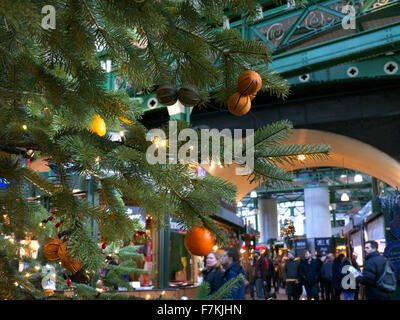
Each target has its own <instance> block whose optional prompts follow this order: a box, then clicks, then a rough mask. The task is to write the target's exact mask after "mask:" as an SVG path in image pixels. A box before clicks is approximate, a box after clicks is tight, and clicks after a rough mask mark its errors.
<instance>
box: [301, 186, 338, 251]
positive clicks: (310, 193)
mask: <svg viewBox="0 0 400 320" xmlns="http://www.w3.org/2000/svg"><path fill="white" fill-rule="evenodd" d="M304 209H305V213H306V235H307V239H308V246H309V249H310V251H311V253H312V254H314V252H315V244H314V238H326V237H332V227H331V215H330V212H329V189H328V188H309V189H304Z"/></svg>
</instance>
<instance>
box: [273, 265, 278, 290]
mask: <svg viewBox="0 0 400 320" xmlns="http://www.w3.org/2000/svg"><path fill="white" fill-rule="evenodd" d="M273 261H274V262H273V267H274V272H273V274H272V282H273V285H274V290H275V292H278V290H279V285H278V282H279V280H278V277H279V258H278V257H276V258H275V259H274V260H273Z"/></svg>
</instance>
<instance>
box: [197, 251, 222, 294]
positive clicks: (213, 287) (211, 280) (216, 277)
mask: <svg viewBox="0 0 400 320" xmlns="http://www.w3.org/2000/svg"><path fill="white" fill-rule="evenodd" d="M202 276H203V281H206V282H207V283H208V284H209V286H210V293H209V295H212V294H214V293H215V292H217V291H218V289H219V288H220V287H221V286H222V284H223V276H224V273H223V271H222V267H221V261H220V256H219V255H218V254H217V253H216V252H210V253H209V254H208V255H207V257H206V268H205V269H204V270H203V271H202Z"/></svg>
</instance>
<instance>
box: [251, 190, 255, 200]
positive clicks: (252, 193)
mask: <svg viewBox="0 0 400 320" xmlns="http://www.w3.org/2000/svg"><path fill="white" fill-rule="evenodd" d="M250 198H253V199H255V198H257V191H252V192H250Z"/></svg>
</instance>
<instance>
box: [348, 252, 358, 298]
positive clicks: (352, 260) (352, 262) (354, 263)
mask: <svg viewBox="0 0 400 320" xmlns="http://www.w3.org/2000/svg"><path fill="white" fill-rule="evenodd" d="M357 258H358V254H357V252H353V254H352V255H351V261H350V263H351V265H352V266H353V267H354V268H355V269H356V270H357V271H358V272H361V268H360V266H359V265H358V263H357ZM359 293H360V284H359V283H357V284H356V291H355V292H354V300H358V296H359Z"/></svg>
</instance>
